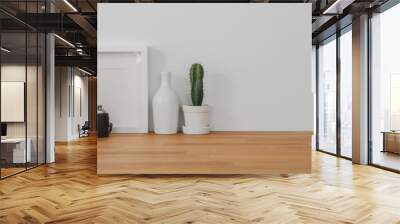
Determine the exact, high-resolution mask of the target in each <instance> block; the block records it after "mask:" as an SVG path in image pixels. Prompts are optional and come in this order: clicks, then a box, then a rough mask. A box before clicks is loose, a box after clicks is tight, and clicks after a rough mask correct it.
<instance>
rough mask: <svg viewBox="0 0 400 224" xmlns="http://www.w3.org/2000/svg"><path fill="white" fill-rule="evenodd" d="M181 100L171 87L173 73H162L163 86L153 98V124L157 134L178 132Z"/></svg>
mask: <svg viewBox="0 0 400 224" xmlns="http://www.w3.org/2000/svg"><path fill="white" fill-rule="evenodd" d="M178 117H179V98H178V95H177V94H176V93H175V91H174V90H173V89H172V87H171V73H170V72H161V86H160V88H159V89H158V90H157V92H156V94H155V95H154V97H153V122H154V132H155V133H156V134H175V133H177V132H178Z"/></svg>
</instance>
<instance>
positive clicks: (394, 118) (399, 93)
mask: <svg viewBox="0 0 400 224" xmlns="http://www.w3.org/2000/svg"><path fill="white" fill-rule="evenodd" d="M399 23H400V5H396V6H394V7H392V8H390V9H388V10H386V11H384V12H382V13H380V14H375V15H374V16H373V17H372V18H371V35H372V36H371V40H372V43H371V47H372V48H371V59H372V61H371V68H372V71H371V79H370V80H371V81H370V82H371V83H370V86H371V93H370V95H371V98H370V105H371V106H370V108H371V109H370V121H371V125H370V137H371V141H372V144H371V149H370V162H371V163H372V164H374V165H378V166H382V167H386V168H390V169H394V170H400V155H399V154H400V132H399V131H400V63H399V62H400V61H399V55H400V54H399V52H400V42H399V40H400V30H399Z"/></svg>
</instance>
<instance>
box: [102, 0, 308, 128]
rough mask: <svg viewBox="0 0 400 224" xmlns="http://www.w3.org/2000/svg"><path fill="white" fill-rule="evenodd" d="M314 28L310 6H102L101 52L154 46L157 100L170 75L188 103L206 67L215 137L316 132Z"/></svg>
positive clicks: (151, 60) (151, 50)
mask: <svg viewBox="0 0 400 224" xmlns="http://www.w3.org/2000/svg"><path fill="white" fill-rule="evenodd" d="M310 21H311V4H260V3H256V4H248V3H246V4H237V3H235V4H228V3H225V4H216V3H213V4H98V45H99V46H102V45H110V44H111V43H112V44H114V45H120V46H131V45H146V46H149V74H150V86H149V87H150V97H152V96H153V95H154V93H155V91H156V90H157V89H158V87H159V85H160V75H159V74H160V72H161V71H171V72H172V75H173V77H172V85H173V88H174V89H175V90H176V92H177V93H178V94H179V96H180V98H181V101H182V103H183V104H188V103H189V99H190V98H189V94H188V93H189V84H188V70H189V68H190V65H191V64H192V63H195V62H199V63H202V64H203V66H204V68H205V80H204V81H205V100H204V102H205V103H206V104H208V105H209V106H210V124H211V127H212V130H217V131H291V130H293V131H296V130H299V131H303V130H307V131H312V130H313V95H312V88H311V83H312V82H311V58H310V55H311V22H310ZM121 24H124V25H121ZM101 75H102V71H101V70H99V71H98V76H99V77H100V76H101ZM99 82H100V80H99ZM99 85H101V84H100V83H99ZM129 87H130V84H129V83H126V84H123V83H121V84H120V85H118V86H113V88H129ZM115 97H117V96H115ZM150 111H151V110H150ZM110 116H112V115H110ZM150 119H151V116H150Z"/></svg>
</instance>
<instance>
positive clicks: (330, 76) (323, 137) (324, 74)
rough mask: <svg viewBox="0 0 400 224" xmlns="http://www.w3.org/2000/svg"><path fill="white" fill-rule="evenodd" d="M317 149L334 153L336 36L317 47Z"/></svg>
mask: <svg viewBox="0 0 400 224" xmlns="http://www.w3.org/2000/svg"><path fill="white" fill-rule="evenodd" d="M317 63H318V149H319V150H322V151H326V152H330V153H336V38H335V37H333V38H332V39H331V40H328V41H327V42H326V43H324V44H322V45H319V47H318V61H317Z"/></svg>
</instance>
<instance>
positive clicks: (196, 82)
mask: <svg viewBox="0 0 400 224" xmlns="http://www.w3.org/2000/svg"><path fill="white" fill-rule="evenodd" d="M203 77H204V70H203V66H202V65H201V64H198V63H195V64H193V65H192V66H191V67H190V88H191V97H192V103H193V106H201V104H202V103H203V96H204V92H203Z"/></svg>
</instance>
